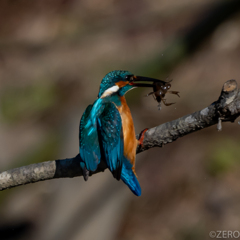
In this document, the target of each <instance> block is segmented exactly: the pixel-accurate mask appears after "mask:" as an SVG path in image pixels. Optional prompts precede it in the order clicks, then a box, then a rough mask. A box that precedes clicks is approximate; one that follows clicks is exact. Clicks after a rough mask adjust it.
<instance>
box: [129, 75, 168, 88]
mask: <svg viewBox="0 0 240 240" xmlns="http://www.w3.org/2000/svg"><path fill="white" fill-rule="evenodd" d="M144 82H152V84H149V83H144ZM156 82H160V83H162V84H165V82H164V81H162V80H159V79H155V78H148V77H141V76H133V81H132V82H131V85H133V86H136V87H153V86H154V84H153V83H156Z"/></svg>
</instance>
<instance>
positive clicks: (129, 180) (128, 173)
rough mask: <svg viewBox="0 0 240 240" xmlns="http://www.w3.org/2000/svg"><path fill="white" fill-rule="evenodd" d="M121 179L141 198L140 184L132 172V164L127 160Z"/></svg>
mask: <svg viewBox="0 0 240 240" xmlns="http://www.w3.org/2000/svg"><path fill="white" fill-rule="evenodd" d="M121 179H122V181H123V182H124V183H125V184H126V185H127V186H128V187H129V188H130V190H131V191H132V192H133V193H134V194H135V195H137V196H141V187H140V184H139V182H138V180H137V177H136V175H135V174H134V173H133V171H132V164H131V163H130V162H129V161H127V159H126V160H125V161H124V162H123V165H122V173H121Z"/></svg>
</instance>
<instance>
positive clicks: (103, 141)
mask: <svg viewBox="0 0 240 240" xmlns="http://www.w3.org/2000/svg"><path fill="white" fill-rule="evenodd" d="M128 76H133V75H132V74H131V73H130V72H128V71H113V72H110V73H108V74H107V75H106V76H105V77H104V78H103V80H102V82H101V85H100V90H99V95H98V99H97V100H96V101H95V102H94V104H93V105H89V106H88V108H87V109H86V110H85V112H84V114H83V116H82V118H81V121H80V129H79V130H80V132H79V150H80V156H81V159H82V162H81V163H80V166H81V167H82V169H84V170H88V171H95V170H96V169H97V167H98V164H99V163H100V161H105V162H106V164H107V167H108V168H109V170H110V171H111V172H112V174H113V176H114V177H115V178H116V179H117V180H120V179H121V180H122V181H123V182H124V183H125V184H126V185H127V186H128V187H129V188H130V189H131V191H132V192H133V193H134V194H135V195H137V196H140V195H141V188H140V185H139V183H138V180H137V177H136V176H135V173H134V172H133V170H132V167H133V166H132V164H131V163H130V160H129V159H127V158H126V157H125V156H124V136H123V126H122V116H121V114H120V113H119V109H118V108H119V107H121V100H120V97H122V96H123V95H124V94H125V92H126V91H128V90H130V89H131V88H133V86H131V85H129V84H128V83H129V81H128V80H127V77H128ZM124 81H125V82H126V84H125V85H124V84H122V82H124ZM118 82H121V84H122V85H121V86H120V85H117V84H118ZM114 86H116V87H114ZM109 89H110V90H109ZM106 91H110V94H104V93H106ZM114 91H116V92H114ZM134 140H135V139H134ZM135 141H136V140H135ZM85 179H87V178H86V176H85Z"/></svg>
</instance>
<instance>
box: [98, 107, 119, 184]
mask: <svg viewBox="0 0 240 240" xmlns="http://www.w3.org/2000/svg"><path fill="white" fill-rule="evenodd" d="M98 123H99V128H98V131H99V135H100V136H99V142H100V146H101V147H102V152H101V154H102V157H103V158H104V160H105V161H106V163H107V166H108V168H109V169H110V171H111V172H112V173H113V176H114V177H115V178H116V179H117V180H120V177H121V170H122V158H123V147H124V146H123V132H122V120H121V116H120V114H119V112H118V110H117V108H116V107H115V105H114V104H113V103H111V102H109V103H106V104H105V107H104V111H103V112H102V114H101V115H100V117H99V119H98Z"/></svg>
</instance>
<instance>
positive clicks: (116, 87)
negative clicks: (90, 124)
mask: <svg viewBox="0 0 240 240" xmlns="http://www.w3.org/2000/svg"><path fill="white" fill-rule="evenodd" d="M143 82H163V81H162V80H157V79H153V78H147V77H139V76H134V75H133V74H132V73H130V72H129V71H123V70H115V71H112V72H110V73H108V74H107V75H106V76H105V77H104V78H103V79H102V82H101V84H100V89H99V94H98V97H99V98H105V97H108V96H111V95H112V94H116V93H118V94H119V95H120V96H123V95H124V94H125V93H126V92H127V91H129V90H131V89H133V88H136V87H153V84H147V83H143Z"/></svg>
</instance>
